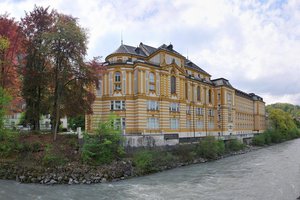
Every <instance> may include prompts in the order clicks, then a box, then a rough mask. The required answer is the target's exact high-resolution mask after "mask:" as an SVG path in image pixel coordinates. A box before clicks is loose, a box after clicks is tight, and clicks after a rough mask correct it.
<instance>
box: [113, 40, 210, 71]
mask: <svg viewBox="0 0 300 200" xmlns="http://www.w3.org/2000/svg"><path fill="white" fill-rule="evenodd" d="M160 49H163V50H166V51H169V52H172V53H175V54H177V55H179V56H181V57H184V56H183V55H181V54H180V53H178V52H177V51H175V50H174V49H173V45H172V44H169V45H166V44H163V45H161V46H159V47H158V48H155V47H152V46H149V45H146V44H143V43H142V42H141V43H140V44H139V46H138V47H133V46H129V45H124V44H121V46H120V47H119V48H118V49H117V50H116V51H114V52H113V53H112V54H115V53H128V54H132V55H137V56H142V57H147V56H149V55H151V54H153V53H155V52H156V51H158V50H160ZM185 67H187V68H190V69H193V70H196V71H198V72H200V73H203V74H206V75H210V74H209V73H207V72H206V71H204V70H203V69H201V68H200V67H199V66H197V65H196V64H195V63H193V62H192V61H190V60H188V59H185Z"/></svg>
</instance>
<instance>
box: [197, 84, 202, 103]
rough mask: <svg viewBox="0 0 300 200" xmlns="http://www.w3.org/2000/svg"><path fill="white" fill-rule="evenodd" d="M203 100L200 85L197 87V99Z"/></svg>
mask: <svg viewBox="0 0 300 200" xmlns="http://www.w3.org/2000/svg"><path fill="white" fill-rule="evenodd" d="M200 100H201V90H200V86H198V87H197V101H200Z"/></svg>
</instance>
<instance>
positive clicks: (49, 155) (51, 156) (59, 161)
mask: <svg viewBox="0 0 300 200" xmlns="http://www.w3.org/2000/svg"><path fill="white" fill-rule="evenodd" d="M45 151H46V152H45V155H44V157H43V159H42V164H43V165H45V166H51V167H53V166H60V165H64V164H65V163H66V159H65V158H63V157H61V156H60V155H56V154H55V153H54V152H53V146H52V145H50V144H48V145H47V146H46V148H45Z"/></svg>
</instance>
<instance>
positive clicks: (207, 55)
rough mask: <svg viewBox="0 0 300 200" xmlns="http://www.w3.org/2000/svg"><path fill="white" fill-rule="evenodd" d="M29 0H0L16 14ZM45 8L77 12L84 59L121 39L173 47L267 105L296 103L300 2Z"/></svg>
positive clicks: (93, 3)
mask: <svg viewBox="0 0 300 200" xmlns="http://www.w3.org/2000/svg"><path fill="white" fill-rule="evenodd" d="M34 4H37V5H42V6H48V5H49V1H45V0H42V1H38V2H37V1H34V0H24V1H8V0H6V1H1V3H0V13H4V12H5V11H7V12H9V13H11V16H14V17H15V18H17V19H19V18H20V17H22V16H24V10H26V11H30V10H32V9H33V6H34ZM50 6H51V8H54V9H57V10H58V11H59V12H63V13H66V14H71V15H73V16H75V17H78V18H79V22H80V24H81V25H82V26H83V27H85V28H87V29H88V30H89V51H88V57H89V58H92V57H94V56H103V57H105V56H107V55H108V54H109V53H111V52H113V51H114V50H115V49H117V48H118V46H119V45H120V40H121V32H123V38H124V43H126V44H129V45H133V46H135V45H138V44H139V42H143V43H145V44H149V45H152V46H155V47H158V46H160V45H161V44H163V43H166V44H168V43H170V42H171V43H172V44H173V45H174V48H175V49H176V50H177V51H179V52H181V53H182V54H183V55H187V51H188V54H189V58H190V59H191V60H193V61H194V62H195V63H197V64H198V65H199V66H201V67H202V68H203V69H204V70H206V71H207V72H209V73H210V74H211V75H212V76H213V77H212V78H218V77H224V78H227V79H229V80H230V82H231V83H232V85H233V86H234V87H236V88H238V89H241V90H244V91H245V92H254V93H257V94H258V95H261V96H262V97H264V98H265V100H266V102H267V103H270V102H275V101H276V100H281V101H287V102H290V103H295V104H300V98H299V96H300V81H299V80H298V76H299V74H300V73H299V71H300V56H299V52H300V24H299V21H300V12H299V11H300V1H298V0H264V1H262V0H243V1H234V0H207V1H194V0H185V1H181V0H174V1H168V0H145V1H132V0H128V1H103V0H102V1H98V0H89V1H88V3H87V2H86V1H84V0H76V1H73V0H65V1H63V0H57V1H51V5H50Z"/></svg>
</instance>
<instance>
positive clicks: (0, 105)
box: [0, 87, 11, 131]
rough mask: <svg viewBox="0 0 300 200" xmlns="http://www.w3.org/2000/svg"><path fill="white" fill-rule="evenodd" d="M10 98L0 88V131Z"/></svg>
mask: <svg viewBox="0 0 300 200" xmlns="http://www.w3.org/2000/svg"><path fill="white" fill-rule="evenodd" d="M10 100H11V98H10V96H9V95H8V94H7V92H6V91H5V90H4V89H3V88H2V87H0V131H1V129H3V125H4V116H5V112H6V110H7V107H8V105H9V102H10Z"/></svg>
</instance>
